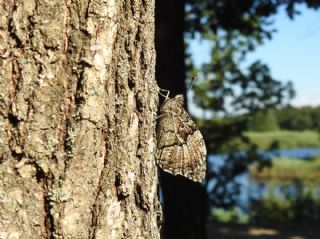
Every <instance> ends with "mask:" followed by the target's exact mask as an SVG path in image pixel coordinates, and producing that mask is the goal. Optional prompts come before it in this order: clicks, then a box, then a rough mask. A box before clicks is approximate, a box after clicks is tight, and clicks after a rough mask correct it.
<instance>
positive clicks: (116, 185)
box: [0, 0, 161, 238]
mask: <svg viewBox="0 0 320 239" xmlns="http://www.w3.org/2000/svg"><path fill="white" fill-rule="evenodd" d="M0 15H1V16H2V17H1V20H0V26H1V27H0V42H1V46H0V64H1V68H0V232H1V236H0V237H1V238H2V237H4V238H159V228H158V221H157V220H158V219H159V217H160V215H161V209H160V204H159V202H158V198H157V180H158V176H157V168H156V165H155V160H154V151H155V148H156V139H155V121H156V114H155V113H156V112H157V105H158V104H157V103H158V102H157V101H158V96H157V95H158V93H157V86H156V82H155V79H154V67H155V50H154V1H142V0H141V1H139V0H138V1H100V0H90V1H89V0H83V1H69V0H54V1H52V0H41V1H40V0H30V1H2V2H0Z"/></svg>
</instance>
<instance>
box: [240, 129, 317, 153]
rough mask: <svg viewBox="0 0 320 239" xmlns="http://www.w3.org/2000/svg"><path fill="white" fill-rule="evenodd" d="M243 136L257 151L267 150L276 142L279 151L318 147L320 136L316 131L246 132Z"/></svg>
mask: <svg viewBox="0 0 320 239" xmlns="http://www.w3.org/2000/svg"><path fill="white" fill-rule="evenodd" d="M245 135H246V136H247V137H249V138H250V140H251V141H252V142H254V143H255V144H257V145H258V148H259V149H263V150H264V149H269V148H270V146H271V144H272V143H273V142H277V144H278V146H279V148H280V149H290V148H304V147H311V148H312V147H315V148H317V147H320V135H319V133H318V132H316V131H284V130H279V131H273V132H246V133H245Z"/></svg>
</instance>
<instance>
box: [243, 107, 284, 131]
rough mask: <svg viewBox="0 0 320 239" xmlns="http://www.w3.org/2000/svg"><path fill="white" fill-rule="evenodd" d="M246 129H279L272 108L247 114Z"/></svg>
mask: <svg viewBox="0 0 320 239" xmlns="http://www.w3.org/2000/svg"><path fill="white" fill-rule="evenodd" d="M249 117H250V119H249V125H248V130H250V131H260V132H263V131H275V130H278V129H279V125H278V120H277V118H276V116H275V113H274V111H273V110H272V109H268V110H265V111H257V112H256V113H254V114H253V115H251V116H249Z"/></svg>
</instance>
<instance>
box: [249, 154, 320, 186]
mask: <svg viewBox="0 0 320 239" xmlns="http://www.w3.org/2000/svg"><path fill="white" fill-rule="evenodd" d="M249 172H250V175H251V176H253V177H256V178H264V179H284V180H315V179H317V180H319V179H320V157H317V158H314V159H310V160H299V159H291V158H275V159H274V160H272V167H270V168H264V169H263V170H262V171H260V170H258V167H257V166H256V165H251V166H250V167H249Z"/></svg>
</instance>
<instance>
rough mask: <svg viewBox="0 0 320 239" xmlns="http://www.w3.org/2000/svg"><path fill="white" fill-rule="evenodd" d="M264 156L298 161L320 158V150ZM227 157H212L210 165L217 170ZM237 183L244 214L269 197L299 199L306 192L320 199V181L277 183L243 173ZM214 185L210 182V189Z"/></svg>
mask: <svg viewBox="0 0 320 239" xmlns="http://www.w3.org/2000/svg"><path fill="white" fill-rule="evenodd" d="M263 154H265V155H267V156H269V157H271V158H275V157H279V156H282V157H289V158H296V159H305V160H307V159H309V158H312V157H315V156H320V148H299V149H283V150H277V151H273V152H264V153H263ZM225 157H226V155H211V156H210V157H209V164H210V165H211V167H214V168H215V169H216V170H217V169H218V170H219V168H220V167H221V166H222V165H223V164H224V159H225ZM293 160H294V159H293ZM236 182H237V183H239V184H240V195H239V197H238V199H237V206H238V207H240V208H241V209H242V210H243V211H244V212H248V211H250V209H251V207H252V203H253V202H254V201H259V200H261V199H263V198H266V197H268V196H271V194H272V196H275V197H278V198H288V197H291V198H297V197H299V196H301V195H302V194H304V193H305V192H311V193H312V197H315V198H317V199H320V181H319V182H300V181H299V182H298V181H286V182H284V181H275V180H257V179H255V178H252V177H250V175H249V174H248V173H243V174H241V175H240V176H238V177H236ZM213 184H214V180H212V182H210V183H209V184H208V185H209V187H210V186H212V185H213Z"/></svg>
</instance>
